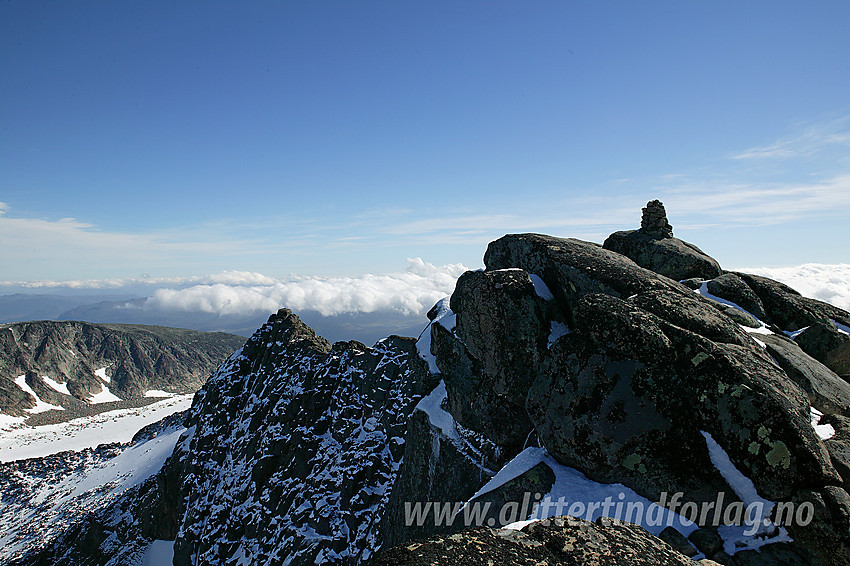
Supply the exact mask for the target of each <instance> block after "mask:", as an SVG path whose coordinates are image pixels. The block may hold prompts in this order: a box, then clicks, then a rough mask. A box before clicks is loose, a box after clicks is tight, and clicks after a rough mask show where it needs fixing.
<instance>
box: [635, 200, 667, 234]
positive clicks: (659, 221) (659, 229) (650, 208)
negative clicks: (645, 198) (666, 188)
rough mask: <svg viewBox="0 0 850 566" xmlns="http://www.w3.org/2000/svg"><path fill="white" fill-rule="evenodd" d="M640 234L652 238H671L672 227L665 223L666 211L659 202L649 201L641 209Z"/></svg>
mask: <svg viewBox="0 0 850 566" xmlns="http://www.w3.org/2000/svg"><path fill="white" fill-rule="evenodd" d="M642 212H643V215H642V216H641V219H640V232H641V233H642V234H646V235H647V236H650V237H652V238H672V237H673V227H672V226H670V223H669V222H668V221H667V211H666V210H664V205H663V204H662V203H661V201H660V200H651V201H649V202H648V203H646V206H645V207H644V208H643V209H642Z"/></svg>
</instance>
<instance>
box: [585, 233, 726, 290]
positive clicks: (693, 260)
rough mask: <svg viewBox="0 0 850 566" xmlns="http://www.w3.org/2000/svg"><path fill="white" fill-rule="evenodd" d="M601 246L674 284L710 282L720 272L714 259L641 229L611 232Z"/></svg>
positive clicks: (699, 251) (681, 243)
mask: <svg viewBox="0 0 850 566" xmlns="http://www.w3.org/2000/svg"><path fill="white" fill-rule="evenodd" d="M602 245H603V246H604V247H605V249H608V250H612V251H615V252H617V253H620V254H623V255H624V256H626V257H628V258H630V259H632V260H634V261H635V263H637V264H638V265H640V266H642V267H645V268H647V269H650V270H652V271H654V272H656V273H660V274H661V275H664V276H666V277H669V278H670V279H674V280H676V281H681V280H683V279H690V278H693V277H699V278H701V279H711V278H713V277H717V276H718V275H720V273H722V270H721V268H720V264H719V263H717V260H715V259H714V258H712V257H710V256H709V255H707V254H706V253H705V252H703V251H702V250H701V249H699V248H698V247H696V246H695V245H693V244H689V243H688V242H685V241H682V240H680V239H679V238H672V237H671V238H664V239H658V238H655V237H653V236H648V235H646V234H644V233H642V232H641V231H640V230H626V231H622V232H614V233H613V234H611V235H610V236H608V238H607V239H606V240H605V242H604V243H603V244H602Z"/></svg>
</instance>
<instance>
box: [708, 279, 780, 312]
mask: <svg viewBox="0 0 850 566" xmlns="http://www.w3.org/2000/svg"><path fill="white" fill-rule="evenodd" d="M706 287H707V289H708V292H709V293H711V294H712V295H714V296H716V297H720V298H721V299H726V300H727V301H732V302H733V303H735V304H736V305H738V306H739V307H741V308H742V309H744V310H746V311H747V312H748V313H750V314H752V315H753V316H755V317H756V318H758V319H759V320H764V319H765V318H766V317H767V314H766V313H765V312H764V305H763V304H762V302H761V299H759V298H758V295H756V294H755V292H754V291H753V290H752V289H750V287H749V286H748V285H747V284H746V283H744V280H743V279H741V278H740V277H738V276H737V275H735V274H734V273H724V274H723V275H719V276H717V277H715V278H714V279H712V280H710V281H708V283H707V284H706Z"/></svg>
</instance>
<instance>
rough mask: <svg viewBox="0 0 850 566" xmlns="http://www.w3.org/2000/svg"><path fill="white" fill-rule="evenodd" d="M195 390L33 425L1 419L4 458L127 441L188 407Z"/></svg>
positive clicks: (1, 457)
mask: <svg viewBox="0 0 850 566" xmlns="http://www.w3.org/2000/svg"><path fill="white" fill-rule="evenodd" d="M193 396H194V395H193V394H188V395H178V396H175V397H169V398H166V399H164V400H162V401H157V402H156V403H152V404H150V405H146V406H144V407H136V408H133V409H118V410H115V411H108V412H105V413H100V414H97V415H93V416H91V417H83V418H79V419H73V420H70V421H67V422H64V423H59V424H53V425H44V426H39V427H31V426H27V425H25V424H23V419H22V418H21V419H15V418H13V417H9V419H7V420H5V421H2V422H0V462H12V461H14V460H24V459H27V458H40V457H42V456H47V455H49V454H56V453H58V452H64V451H66V450H74V451H80V450H83V449H85V448H94V447H96V446H98V445H100V444H108V443H112V442H118V443H124V442H129V441H130V440H132V438H133V435H135V434H136V432H138V431H139V429H142V428H144V427H146V426H147V425H149V424H152V423H155V422H157V421H159V420H162V419H163V418H165V417H167V416H168V415H171V414H173V413H177V412H180V411H184V410H186V409H188V408H189V407H190V406H191V404H192V397H193Z"/></svg>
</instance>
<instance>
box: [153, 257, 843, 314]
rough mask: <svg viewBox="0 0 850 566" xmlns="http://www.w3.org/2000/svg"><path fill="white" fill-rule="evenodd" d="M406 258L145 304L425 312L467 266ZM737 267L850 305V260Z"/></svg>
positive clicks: (220, 283)
mask: <svg viewBox="0 0 850 566" xmlns="http://www.w3.org/2000/svg"><path fill="white" fill-rule="evenodd" d="M407 261H408V268H407V270H406V271H404V272H400V273H387V274H382V275H372V274H367V275H358V276H352V277H293V278H290V279H286V280H280V279H279V280H274V279H270V278H268V277H265V276H264V275H261V274H259V273H247V272H225V273H222V274H218V275H215V276H209V277H210V279H211V281H210V283H207V284H198V285H192V286H191V287H187V288H184V289H159V290H157V291H156V292H155V293H154V294H153V296H152V297H150V298H148V299H147V301H146V303H145V307H144V308H148V309H158V310H167V311H185V312H205V313H214V314H219V315H231V314H246V313H250V312H257V311H265V312H272V311H274V310H277V309H278V308H281V307H289V308H291V309H293V310H295V311H300V310H314V311H318V312H320V313H321V314H322V315H324V316H332V315H337V314H342V313H355V312H363V313H371V312H397V313H402V314H407V315H412V314H423V313H424V312H426V311H427V310H428V309H429V308H431V307H432V306H433V305H434V303H436V302H437V301H438V300H439V299H441V298H443V297H445V296H448V295H451V294H452V292H453V291H454V287H455V282H456V281H457V278H458V277H460V275H461V274H463V272H464V271H467V269H468V268H467V267H465V266H464V265H462V264H459V263H456V264H449V265H441V266H435V265H432V264H430V263H427V262H424V261H422V259H420V258H413V259H410V258H408V260H407ZM738 271H745V272H747V273H754V274H756V275H764V276H765V277H770V278H771V279H775V280H777V281H781V282H782V283H785V284H786V285H789V286H791V287H792V288H794V289H796V290H797V291H799V292H800V293H802V294H803V295H805V296H806V297H812V298H814V299H819V300H821V301H825V302H827V303H830V304H833V305H835V306H837V307H839V308H842V309H844V310H848V311H850V264H847V263H842V264H834V265H828V264H821V263H807V264H804V265H798V266H795V267H777V268H770V267H748V268H742V269H740V270H738ZM216 280H217V281H216Z"/></svg>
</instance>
